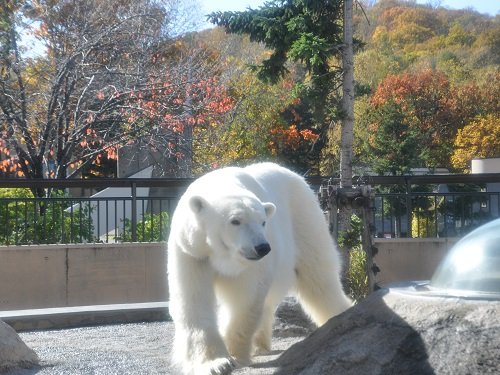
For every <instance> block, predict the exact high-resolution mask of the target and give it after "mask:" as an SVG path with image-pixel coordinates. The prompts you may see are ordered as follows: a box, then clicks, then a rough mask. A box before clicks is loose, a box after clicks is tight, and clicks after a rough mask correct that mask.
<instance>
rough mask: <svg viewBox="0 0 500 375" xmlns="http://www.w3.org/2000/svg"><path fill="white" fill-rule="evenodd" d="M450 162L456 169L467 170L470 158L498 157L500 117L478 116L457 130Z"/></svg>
mask: <svg viewBox="0 0 500 375" xmlns="http://www.w3.org/2000/svg"><path fill="white" fill-rule="evenodd" d="M454 146H455V148H454V151H453V155H452V156H451V162H452V164H453V166H454V167H455V168H457V169H461V170H463V171H469V163H470V161H471V160H472V159H479V158H498V157H500V117H499V116H498V115H497V114H489V115H486V116H483V117H478V118H476V119H475V120H473V121H472V122H470V123H469V124H467V125H466V126H464V127H463V128H462V129H459V130H458V133H457V136H456V138H455V141H454Z"/></svg>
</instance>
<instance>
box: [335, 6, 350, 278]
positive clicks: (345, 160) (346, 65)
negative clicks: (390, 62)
mask: <svg viewBox="0 0 500 375" xmlns="http://www.w3.org/2000/svg"><path fill="white" fill-rule="evenodd" d="M352 39H353V30H352V0H344V43H343V47H342V68H343V74H342V111H343V118H342V132H341V153H340V188H341V189H340V190H341V192H342V191H345V190H346V189H347V190H348V189H350V188H351V187H352V144H353V139H354V61H353V46H352ZM341 201H342V200H341ZM343 201H344V202H346V203H347V201H346V200H343ZM351 214H352V209H351V207H350V205H349V204H339V214H338V231H339V235H342V233H343V232H345V231H347V230H348V229H349V227H350V219H351ZM343 253H344V268H345V269H346V268H347V267H348V264H349V263H348V259H349V256H348V249H343Z"/></svg>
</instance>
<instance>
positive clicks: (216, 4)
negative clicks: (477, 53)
mask: <svg viewBox="0 0 500 375" xmlns="http://www.w3.org/2000/svg"><path fill="white" fill-rule="evenodd" d="M199 2H200V3H201V5H202V7H203V12H204V13H210V12H215V11H218V10H245V9H246V8H248V7H250V8H257V7H259V6H260V5H263V4H264V2H265V0H199ZM417 2H418V3H422V4H425V3H429V0H417ZM430 2H431V3H432V4H437V3H439V2H440V3H441V5H442V6H444V7H448V8H452V9H463V8H469V7H471V8H474V9H475V10H477V11H478V12H480V13H488V14H490V15H496V14H497V13H498V12H499V11H500V1H499V0H441V1H439V0H437V1H436V0H432V1H430Z"/></svg>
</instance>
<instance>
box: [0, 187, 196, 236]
mask: <svg viewBox="0 0 500 375" xmlns="http://www.w3.org/2000/svg"><path fill="white" fill-rule="evenodd" d="M190 181H191V180H190V179H99V180H40V181H33V180H0V189H4V188H17V189H19V188H21V189H23V188H24V189H26V190H25V191H19V190H17V195H16V196H15V197H14V196H13V197H6V196H5V194H1V193H2V191H0V245H12V244H16V245H20V244H21V245H25V244H46V243H86V242H106V243H108V242H153V241H164V240H166V238H167V235H168V230H169V226H170V220H171V215H172V213H173V210H174V209H175V206H176V205H177V201H178V199H179V197H180V195H181V193H182V191H183V190H184V189H185V188H186V187H187V185H188V184H189V182H190ZM28 189H29V190H28ZM37 189H38V192H40V191H42V190H40V189H43V191H45V192H46V191H48V190H50V191H51V196H50V197H36V198H35V197H33V194H32V193H31V191H37ZM75 189H83V190H86V193H87V194H86V195H85V196H79V197H75V196H74V195H75V191H74V190H75ZM153 189H154V190H155V191H154V192H153V194H151V193H152V190H153ZM70 191H71V194H70V193H69V192H70ZM89 191H90V192H89ZM20 192H21V194H20ZM19 195H23V196H19Z"/></svg>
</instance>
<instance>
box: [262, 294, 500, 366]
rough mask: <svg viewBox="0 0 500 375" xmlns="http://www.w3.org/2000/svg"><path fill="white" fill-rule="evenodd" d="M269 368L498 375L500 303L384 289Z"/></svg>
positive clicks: (333, 321) (294, 347) (499, 358)
mask: <svg viewBox="0 0 500 375" xmlns="http://www.w3.org/2000/svg"><path fill="white" fill-rule="evenodd" d="M270 367H275V371H274V373H275V374H281V375H284V374H286V375H292V374H301V375H308V374H310V375H320V374H342V375H349V374H353V375H359V374H363V375H375V374H377V375H378V374H380V375H382V374H384V375H387V374H419V375H422V374H450V375H451V374H453V375H458V374H498V373H500V302H498V301H472V300H459V299H453V298H437V297H420V296H415V295H409V294H404V293H398V292H388V291H387V290H383V291H379V292H376V293H373V294H372V295H371V296H370V297H369V298H367V299H366V300H365V301H363V302H362V303H360V304H358V305H356V306H355V307H353V308H352V309H350V310H348V311H346V312H345V313H344V314H341V315H340V316H338V317H336V318H334V319H331V320H330V321H329V322H328V323H327V324H325V325H324V326H323V327H321V328H319V329H318V330H316V331H315V332H314V333H313V334H312V335H310V336H309V337H308V338H306V339H305V340H303V341H302V342H299V343H297V344H295V345H293V346H292V347H291V348H290V349H288V350H287V351H286V352H284V353H283V355H281V356H280V357H279V358H278V359H277V360H276V362H274V363H273V364H272V365H271V366H270Z"/></svg>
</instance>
